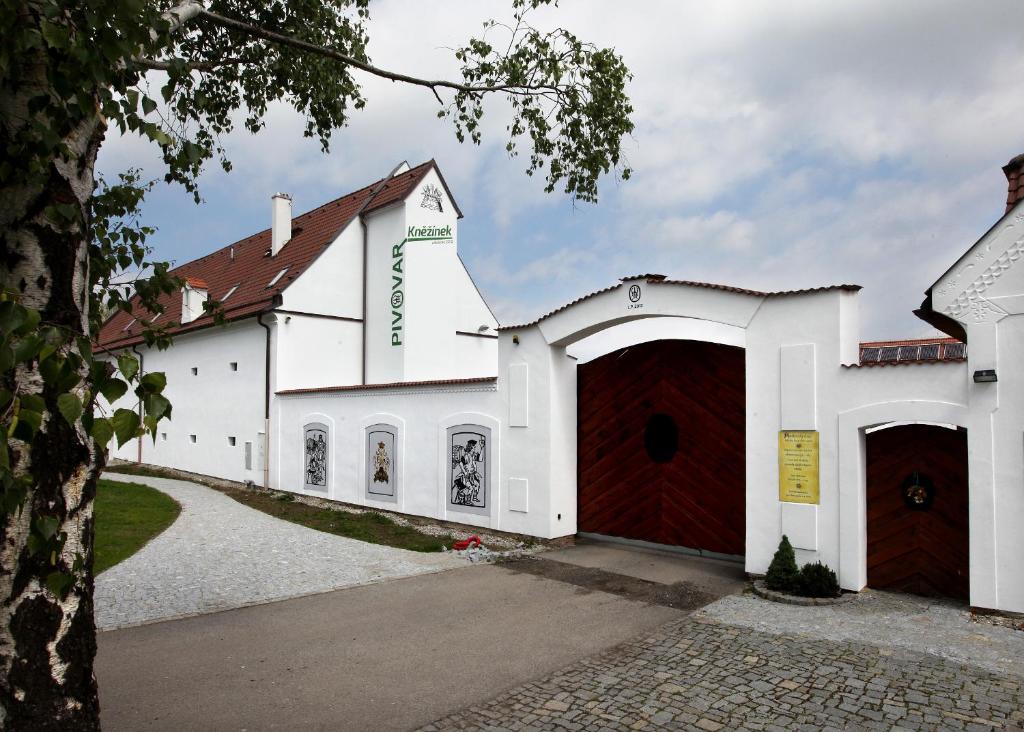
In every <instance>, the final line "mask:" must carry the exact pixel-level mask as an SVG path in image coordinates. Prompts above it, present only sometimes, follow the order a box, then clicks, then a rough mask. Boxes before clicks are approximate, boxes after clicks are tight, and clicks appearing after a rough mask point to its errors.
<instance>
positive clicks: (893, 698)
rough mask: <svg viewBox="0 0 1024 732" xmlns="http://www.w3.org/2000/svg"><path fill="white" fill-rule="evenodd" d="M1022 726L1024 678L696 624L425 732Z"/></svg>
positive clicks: (855, 646)
mask: <svg viewBox="0 0 1024 732" xmlns="http://www.w3.org/2000/svg"><path fill="white" fill-rule="evenodd" d="M1009 632H1013V631H1009ZM1022 728H1024V678H1021V677H1019V676H1014V675H1006V676H997V675H995V674H991V673H989V672H987V671H984V670H982V669H979V668H977V667H969V666H965V665H963V664H957V663H953V662H951V661H948V660H944V659H941V658H938V657H935V656H931V655H928V654H923V653H918V652H915V651H910V650H906V649H902V648H898V649H891V648H883V647H879V646H874V645H868V644H864V643H855V642H849V641H846V642H837V641H831V640H823V639H817V638H807V637H797V636H794V635H777V634H771V633H766V632H761V631H757V630H754V629H751V628H744V627H737V626H729V625H725V624H723V623H721V622H719V621H716V620H713V619H710V618H707V617H697V616H691V617H688V618H684V619H682V620H677V621H672V622H670V623H668V624H667V625H664V626H662V627H661V628H660V629H659V630H658V631H656V632H655V633H653V634H651V635H649V636H647V637H646V638H643V639H640V640H637V641H634V642H630V643H626V644H623V645H621V646H619V647H617V648H616V649H614V650H612V651H609V652H607V653H604V654H602V655H599V656H595V657H592V658H590V659H587V660H586V661H583V662H581V663H579V664H576V665H574V666H572V667H570V668H567V669H563V670H562V671H560V672H557V673H555V674H553V675H551V676H549V677H547V678H544V679H542V680H539V681H536V682H532V683H528V684H525V685H523V686H520V687H519V688H517V689H514V690H512V691H510V692H508V693H506V694H504V695H502V696H500V697H498V698H496V699H494V700H493V701H491V702H488V703H486V704H483V705H479V706H474V707H470V708H469V709H466V710H463V711H462V712H459V713H457V714H454V715H451V716H449V717H446V718H444V719H442V720H440V721H438V722H435V723H433V724H430V725H428V726H426V727H423V728H422V730H423V732H435V731H437V730H448V729H478V730H656V729H687V730H703V731H704V732H715V730H737V729H744V730H748V729H749V730H801V731H805V730H806V731H807V732H811V731H813V730H821V729H825V730H835V729H878V730H893V729H907V730H939V729H942V730H945V729H964V730H986V731H987V730H992V729H1022Z"/></svg>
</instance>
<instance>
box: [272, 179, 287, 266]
mask: <svg viewBox="0 0 1024 732" xmlns="http://www.w3.org/2000/svg"><path fill="white" fill-rule="evenodd" d="M271 200H272V201H273V209H272V211H271V217H270V218H271V223H270V254H271V256H274V257H276V256H277V253H278V252H279V251H281V247H283V246H284V245H285V244H287V243H288V240H289V239H291V238H292V197H291V196H289V195H288V194H287V193H275V194H274V196H273V198H272V199H271Z"/></svg>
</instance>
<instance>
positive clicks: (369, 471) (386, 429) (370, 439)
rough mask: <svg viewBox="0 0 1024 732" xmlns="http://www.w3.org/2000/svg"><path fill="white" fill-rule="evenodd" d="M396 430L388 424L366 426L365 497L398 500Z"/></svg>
mask: <svg viewBox="0 0 1024 732" xmlns="http://www.w3.org/2000/svg"><path fill="white" fill-rule="evenodd" d="M397 438H398V430H397V428H395V427H394V426H392V425H390V424H375V425H373V426H372V427H367V428H366V497H367V498H374V499H376V500H382V501H397V500H398V474H397V472H398V453H397V451H396V446H397V444H398V439H397Z"/></svg>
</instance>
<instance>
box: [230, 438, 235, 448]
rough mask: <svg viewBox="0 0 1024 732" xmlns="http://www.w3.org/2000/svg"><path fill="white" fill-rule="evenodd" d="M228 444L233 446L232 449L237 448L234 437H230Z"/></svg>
mask: <svg viewBox="0 0 1024 732" xmlns="http://www.w3.org/2000/svg"><path fill="white" fill-rule="evenodd" d="M228 444H229V445H231V447H234V446H235V438H234V437H233V436H228Z"/></svg>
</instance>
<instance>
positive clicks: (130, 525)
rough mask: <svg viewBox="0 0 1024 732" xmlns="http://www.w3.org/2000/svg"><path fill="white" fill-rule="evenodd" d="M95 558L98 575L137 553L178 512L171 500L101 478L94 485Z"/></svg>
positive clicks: (143, 488)
mask: <svg viewBox="0 0 1024 732" xmlns="http://www.w3.org/2000/svg"><path fill="white" fill-rule="evenodd" d="M95 513H96V557H95V560H94V564H93V571H94V573H95V574H99V573H100V572H102V571H103V570H105V569H109V568H110V567H113V566H114V565H115V564H117V563H118V562H122V561H124V560H125V559H127V558H128V557H130V556H131V555H132V554H134V553H135V552H137V551H138V550H139V549H141V548H142V547H143V545H144V544H145V543H146V542H147V541H149V540H150V539H152V538H153V537H154V536H156V535H157V534H159V533H160V532H161V531H163V530H164V529H166V528H167V527H168V526H170V525H171V524H172V523H174V519H176V518H178V514H179V513H181V506H179V505H178V502H177V501H175V500H174V499H173V498H171V497H170V496H168V495H167V494H165V493H161V492H160V491H158V490H156V489H155V488H150V487H149V486H147V485H140V484H139V483H121V482H120V481H116V480H104V479H103V478H100V480H99V483H98V485H97V486H96V504H95Z"/></svg>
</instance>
